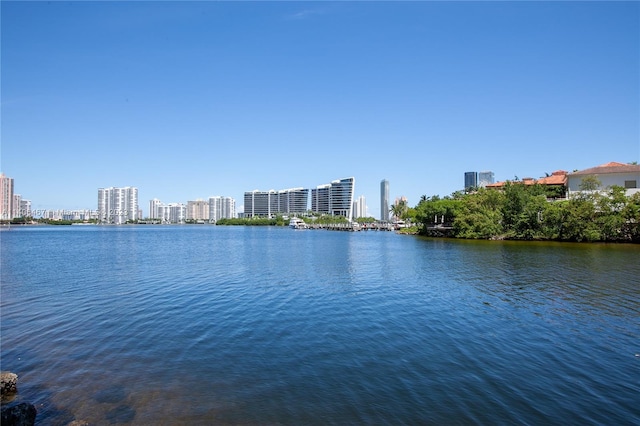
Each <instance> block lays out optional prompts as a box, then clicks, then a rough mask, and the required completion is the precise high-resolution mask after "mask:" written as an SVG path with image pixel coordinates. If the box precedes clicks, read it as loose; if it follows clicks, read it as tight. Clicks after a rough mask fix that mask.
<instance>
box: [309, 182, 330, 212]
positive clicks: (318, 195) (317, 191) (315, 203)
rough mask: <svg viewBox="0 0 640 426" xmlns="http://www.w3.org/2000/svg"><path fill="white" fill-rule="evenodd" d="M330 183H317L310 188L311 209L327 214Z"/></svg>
mask: <svg viewBox="0 0 640 426" xmlns="http://www.w3.org/2000/svg"><path fill="white" fill-rule="evenodd" d="M330 194H331V184H330V183H326V184H323V185H318V186H317V187H315V188H314V189H312V190H311V210H312V211H314V212H318V213H324V214H329V212H330V209H329V198H330Z"/></svg>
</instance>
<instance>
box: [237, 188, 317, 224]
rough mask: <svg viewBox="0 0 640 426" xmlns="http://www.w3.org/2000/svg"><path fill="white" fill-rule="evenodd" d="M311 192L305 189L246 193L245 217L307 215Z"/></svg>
mask: <svg viewBox="0 0 640 426" xmlns="http://www.w3.org/2000/svg"><path fill="white" fill-rule="evenodd" d="M308 204H309V190H308V189H304V188H293V189H283V190H280V191H274V190H273V189H272V190H270V191H259V190H257V189H256V190H254V191H251V192H245V193H244V217H254V216H255V217H273V216H275V215H276V214H295V213H305V212H306V211H307V209H308Z"/></svg>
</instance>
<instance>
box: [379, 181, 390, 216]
mask: <svg viewBox="0 0 640 426" xmlns="http://www.w3.org/2000/svg"><path fill="white" fill-rule="evenodd" d="M389 207H390V205H389V181H388V180H386V179H383V180H382V182H380V220H382V221H384V222H388V221H389Z"/></svg>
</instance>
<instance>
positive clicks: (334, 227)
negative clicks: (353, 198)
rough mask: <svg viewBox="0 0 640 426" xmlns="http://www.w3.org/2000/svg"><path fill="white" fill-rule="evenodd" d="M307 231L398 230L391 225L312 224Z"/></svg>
mask: <svg viewBox="0 0 640 426" xmlns="http://www.w3.org/2000/svg"><path fill="white" fill-rule="evenodd" d="M308 229H327V230H329V231H350V232H355V231H395V230H397V229H398V228H397V227H396V226H395V225H394V224H392V223H377V222H376V223H362V224H360V223H357V222H352V223H325V224H320V223H314V224H309V225H308Z"/></svg>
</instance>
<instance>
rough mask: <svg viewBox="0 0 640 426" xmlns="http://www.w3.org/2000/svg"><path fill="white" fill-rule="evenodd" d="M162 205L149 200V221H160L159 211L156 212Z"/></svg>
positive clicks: (156, 201)
mask: <svg viewBox="0 0 640 426" xmlns="http://www.w3.org/2000/svg"><path fill="white" fill-rule="evenodd" d="M161 205H162V201H160V200H158V199H157V198H154V199H153V200H149V219H160V211H159V210H158V209H159V208H160V206H161Z"/></svg>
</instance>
